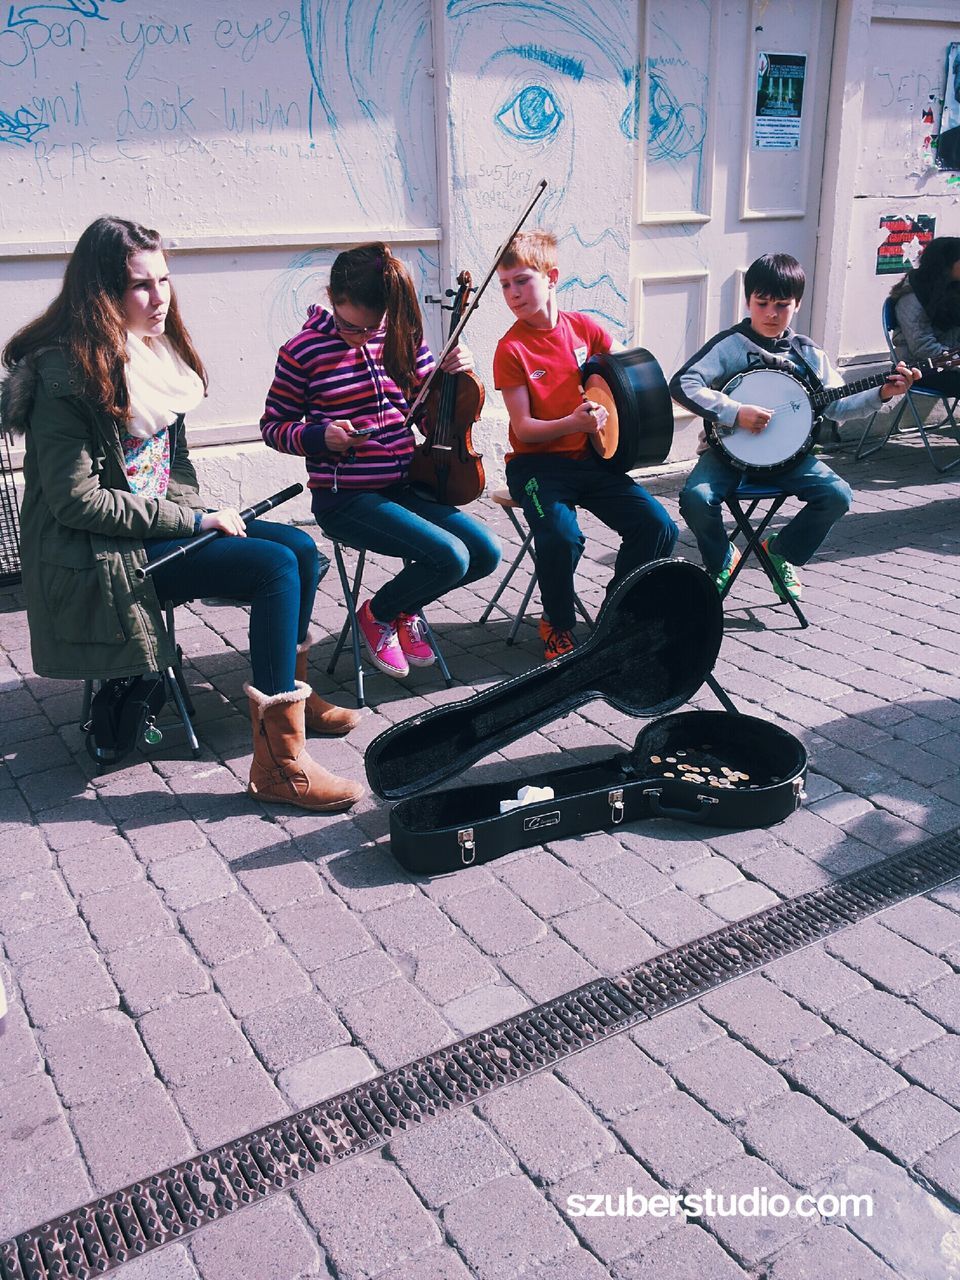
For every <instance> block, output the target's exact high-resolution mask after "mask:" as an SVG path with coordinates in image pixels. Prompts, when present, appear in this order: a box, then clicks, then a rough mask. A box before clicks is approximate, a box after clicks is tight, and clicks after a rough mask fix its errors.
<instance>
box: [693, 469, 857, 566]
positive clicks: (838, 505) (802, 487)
mask: <svg viewBox="0 0 960 1280" xmlns="http://www.w3.org/2000/svg"><path fill="white" fill-rule="evenodd" d="M743 478H744V477H743V473H742V472H740V471H737V470H736V469H735V468H734V467H731V466H730V464H729V462H726V461H725V460H724V459H723V458H721V457H720V456H719V454H717V453H715V452H714V450H713V449H707V450H706V452H705V453H701V455H700V457H699V459H698V460H697V465H696V466H695V467H694V468H693V470H692V471H691V472H690V474H689V476H688V477H687V483H686V484H685V485H684V486H683V489H682V491H681V493H680V514H681V515H682V516H683V518H684V520H685V521H686V522H687V525H688V526H689V528H690V530H691V531H692V533H693V534H694V536H695V538H696V539H697V546H698V547H699V548H700V555H701V556H702V558H703V567H704V568H705V569H706V571H707V573H709V574H711V575H713V576H714V577H716V575H717V574H718V573H720V571H721V570H722V569H723V567H724V565H725V564H726V559H727V551H728V546H729V543H728V540H727V534H726V531H725V529H724V527H723V500H724V498H726V497H728V496H729V495H730V494H731V493H733V491H734V490H735V489H736V487H737V486H738V485H739V483H740V481H741V480H742V479H743ZM758 480H759V482H760V483H761V484H766V483H767V481H766V480H764V479H761V478H760V477H758ZM769 484H770V486H771V488H776V489H782V490H783V491H784V493H790V494H793V495H794V497H796V498H799V499H800V501H801V502H803V504H804V505H803V507H802V508H801V509H800V511H798V512H797V514H796V515H795V516H794V517H793V519H792V520H791V521H790V523H789V524H787V525H785V526H784V527H783V528H782V529H781V530H780V532H779V533H778V534H777V537H776V552H777V554H778V555H781V556H783V558H784V559H785V560H789V561H790V563H791V564H806V563H807V561H808V560H809V559H810V558H811V556H812V555H813V554H814V552H815V551H816V550H817V548H818V547H819V546H820V544H821V543H822V542H823V540H824V538H826V536H827V534H828V533H829V532H830V530H831V529H832V528H833V526H834V525H835V524H836V523H837V521H838V520H839V519H840V517H841V516H842V515H845V514H846V513H847V512H848V511H849V510H850V504H851V503H852V502H853V493H852V491H851V489H850V486H849V485H848V484H847V482H846V481H845V480H842V479H841V478H840V476H838V475H837V473H836V472H835V471H831V470H830V468H829V467H828V466H827V465H826V463H823V462H821V461H820V460H819V459H818V458H815V457H814V456H813V455H812V454H808V455H807V457H806V458H804V459H803V461H802V462H798V463H797V465H796V466H795V467H793V468H792V469H791V470H790V471H787V472H784V473H783V474H782V475H778V476H773V477H771V478H770V480H769Z"/></svg>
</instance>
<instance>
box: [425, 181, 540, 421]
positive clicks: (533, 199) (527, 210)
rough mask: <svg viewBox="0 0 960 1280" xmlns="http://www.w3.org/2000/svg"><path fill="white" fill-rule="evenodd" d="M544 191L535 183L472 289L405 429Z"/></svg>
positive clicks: (426, 380)
mask: <svg viewBox="0 0 960 1280" xmlns="http://www.w3.org/2000/svg"><path fill="white" fill-rule="evenodd" d="M546 189H547V180H546V178H541V179H540V181H539V182H538V183H537V185H536V186H535V187H534V189H533V194H532V195H531V196H530V198H529V199H528V200H527V203H526V204H525V205H524V207H523V213H521V215H520V217H519V218H518V219H517V221H516V223H515V224H514V226H513V227H512V228H511V229H510V232H509V233H508V235H507V238H506V239H505V240H504V242H503V244H501V246H500V248H499V249H498V250H497V252H496V256H495V257H494V259H493V263H492V264H491V266H490V270H489V271H488V272H487V274H486V275H485V276H484V278H483V283H482V284H481V285H480V286H479V287H478V288H476V289H474V291H473V297H472V298H471V299H470V302H469V303H468V305H467V309H466V311H464V313H463V315H462V316H461V317H460V319H459V320H458V321H457V323H456V324H455V325H454V327H453V328H452V329H451V330H450V334H449V336H448V337H447V340H446V342H445V343H444V344H443V347H442V348H441V350H440V353H439V355H438V356H437V361H436V365H435V366H434V369H433V372H432V373H431V374H430V375H429V376H428V377H427V378H426V379H424V382H423V384H422V385H421V387H420V390H419V391H418V392H417V396H416V399H415V400H414V402H413V404H412V405H411V406H410V408H409V410H408V411H407V416H406V418H405V419H404V423H403V425H404V426H405V427H408V426H409V425H410V423H411V422H412V421H413V418H414V415H415V414H416V412H417V410H418V409H419V408H420V406H421V405H422V404H423V402H424V400H426V398H427V396H428V395H429V393H430V388H431V387H432V386H433V380H434V378H435V377H436V376H437V374H438V373H439V372H440V366H441V364H443V362H444V360H445V359H446V358H447V356H448V355H449V353H450V352H451V351H452V350H453V348H454V347H455V346H456V345H457V343H458V342H459V341H460V335H461V333H463V331H464V329H465V328H466V325H467V321H468V320H469V319H470V317H471V316H472V315H473V311H474V308H475V307H476V305H477V303H478V302H479V301H480V299H481V297H482V296H483V291H484V289H486V287H487V285H488V284H489V283H490V281H491V280H492V279H493V276H494V272H495V271H496V269H497V267H498V266H499V265H500V259H501V258H502V257H503V255H504V254H505V253H506V251H507V246H508V245H509V244H510V241H511V240H512V239H513V237H514V236H515V235H516V234H517V232H518V231H519V230H520V228H521V227H522V226H523V224H524V223H525V222H526V220H527V219H528V218H529V217H530V214H531V213H532V212H533V210H534V206H535V205H536V203H537V201H538V200H539V199H540V197H541V196H542V195H543V193H544V192H545V191H546Z"/></svg>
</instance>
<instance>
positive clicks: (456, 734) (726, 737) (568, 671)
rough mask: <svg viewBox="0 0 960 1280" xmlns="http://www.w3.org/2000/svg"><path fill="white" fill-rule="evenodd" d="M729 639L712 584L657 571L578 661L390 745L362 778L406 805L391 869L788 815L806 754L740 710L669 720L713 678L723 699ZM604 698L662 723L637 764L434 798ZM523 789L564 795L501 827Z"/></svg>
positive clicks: (442, 711) (429, 714)
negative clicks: (721, 667)
mask: <svg viewBox="0 0 960 1280" xmlns="http://www.w3.org/2000/svg"><path fill="white" fill-rule="evenodd" d="M722 636H723V611H722V606H721V603H720V598H719V595H718V593H717V589H716V586H715V585H714V583H713V580H712V579H711V578H710V577H708V576H707V574H706V573H704V572H703V570H702V569H699V568H697V567H696V566H694V565H691V564H687V563H685V562H684V561H682V560H659V561H656V562H655V563H653V564H649V565H646V566H644V567H643V568H641V569H637V570H636V571H635V572H634V573H632V574H631V575H629V576H628V577H627V578H625V579H624V580H623V582H621V583H620V584H619V585H618V586H617V588H616V590H615V591H613V592H612V593H611V594H610V596H609V597H608V598H607V600H606V602H605V603H604V606H603V608H602V609H601V611H600V615H599V617H598V619H597V624H596V626H595V627H594V630H593V631H592V632H591V634H590V636H589V638H588V639H587V640H586V641H585V643H584V644H583V645H582V646H581V647H580V648H578V649H575V650H574V651H573V652H572V653H570V654H567V655H566V656H565V657H563V658H559V659H558V660H557V661H556V662H552V663H550V664H549V665H546V666H542V667H538V668H536V669H535V670H533V671H530V672H527V673H525V674H524V675H520V676H515V677H513V678H512V679H510V680H506V681H504V682H503V683H502V684H498V685H495V686H494V687H492V688H490V689H485V690H483V691H482V692H481V693H478V694H475V695H474V696H473V697H470V698H467V699H464V700H463V701H461V702H454V703H448V704H447V705H445V706H442V707H436V708H433V709H431V710H430V711H426V712H424V713H423V714H422V715H418V716H414V717H412V718H411V719H409V720H405V721H403V722H402V723H401V724H397V725H394V726H393V727H392V728H390V729H388V730H387V731H386V732H385V733H382V734H380V735H379V737H377V738H375V739H374V740H373V742H371V743H370V746H369V747H368V748H367V752H366V756H365V766H366V772H367V778H368V779H369V782H370V786H371V787H372V789H373V790H374V791H375V792H376V793H377V795H380V796H383V797H385V798H388V799H394V800H399V801H400V803H399V804H397V805H395V806H394V808H393V810H392V811H391V814H390V838H391V850H392V852H393V855H394V857H395V858H396V859H397V861H398V862H400V863H401V865H403V866H404V867H406V868H407V869H408V870H410V871H414V872H417V873H419V874H428V875H431V874H439V873H441V872H447V871H455V870H457V869H458V868H460V867H464V866H470V865H471V864H472V863H480V862H489V861H491V860H492V859H494V858H499V857H502V856H503V855H504V854H506V853H511V852H513V850H515V849H520V848H524V847H527V846H529V845H535V844H542V843H544V842H545V841H548V840H556V839H561V838H563V837H565V836H572V835H579V834H582V833H584V832H587V831H602V830H605V829H609V828H611V827H616V826H618V825H620V824H621V823H623V822H634V821H636V820H638V819H640V818H645V817H673V818H680V819H682V820H683V821H687V822H690V821H693V822H703V823H708V824H709V825H711V826H717V827H742V828H746V827H761V826H770V825H772V824H773V823H775V822H779V821H781V820H782V819H783V818H785V817H787V816H788V814H790V813H792V812H793V811H794V810H795V809H796V808H797V807H798V806H799V804H800V802H801V799H802V796H803V779H804V777H805V774H806V767H807V756H806V751H805V750H804V747H803V745H802V743H800V742H799V741H798V740H797V739H796V738H795V737H793V736H792V735H791V734H789V733H786V732H785V731H784V730H782V729H780V728H778V727H777V726H776V725H772V724H769V723H767V722H766V721H764V720H758V719H755V718H753V717H751V716H742V715H739V714H738V713H736V711H735V710H727V711H712V712H710V711H688V712H680V713H678V714H669V713H671V712H675V711H676V708H678V707H680V706H682V705H683V703H685V702H687V701H689V699H690V698H691V697H692V696H693V695H694V693H696V691H697V690H698V689H699V688H700V686H701V685H702V684H703V683H704V682H705V681H710V683H711V685H712V687H714V688H715V689H717V686H715V685H713V682H712V681H711V680H710V672H711V670H712V668H713V665H714V663H715V661H716V658H717V654H718V653H719V649H720V642H721V639H722ZM717 692H718V693H720V696H721V698H722V699H723V701H724V702H725V705H727V706H728V707H732V704H731V703H729V700H727V699H726V698H725V697H724V696H723V695H722V691H719V690H718V689H717ZM596 698H603V699H605V700H606V701H607V702H609V703H611V704H612V705H613V706H615V707H617V708H618V709H619V710H621V711H625V712H626V713H627V714H630V715H636V716H640V717H643V718H650V717H657V718H655V719H653V720H652V721H651V723H649V724H647V725H646V727H645V728H643V729H642V730H641V732H640V734H639V736H638V737H637V739H636V742H635V744H634V747H633V749H632V750H631V751H627V752H621V753H619V754H617V755H614V756H611V757H609V758H608V759H605V760H602V761H599V762H598V763H596V764H591V765H582V764H581V765H575V766H573V767H570V768H566V769H560V770H553V771H549V772H545V773H539V774H537V775H536V776H535V777H534V776H530V777H523V776H520V777H518V778H516V779H514V780H512V781H511V782H509V783H504V782H500V783H487V784H480V785H467V786H462V785H458V786H457V787H455V788H450V789H445V790H440V791H437V790H431V788H435V787H437V786H438V785H439V784H441V783H443V782H445V781H446V780H448V779H450V778H453V777H456V776H459V775H460V774H462V773H463V772H464V771H465V770H466V769H467V768H468V767H469V766H470V765H471V764H474V763H475V762H476V761H477V760H479V759H481V758H482V757H483V756H486V755H489V754H490V753H492V752H495V751H497V750H498V749H499V748H500V747H502V746H505V745H507V744H508V743H510V742H514V741H516V740H517V739H518V738H520V737H523V736H524V735H526V734H528V733H532V732H534V730H536V729H538V728H540V727H542V726H543V725H545V724H548V723H549V722H551V721H553V720H557V719H560V718H562V717H563V716H565V715H566V714H567V713H568V712H569V711H571V710H573V709H574V708H576V707H578V706H581V705H582V704H583V703H585V702H590V701H592V700H594V699H596ZM527 784H531V785H535V786H540V787H543V786H549V787H552V788H553V790H554V798H553V799H552V800H544V801H541V802H538V803H536V804H533V805H530V806H524V807H522V808H519V809H514V810H513V811H511V812H509V813H505V814H501V813H500V812H499V807H500V802H501V801H502V800H507V799H515V798H516V795H517V790H518V788H519V787H521V786H523V785H527Z"/></svg>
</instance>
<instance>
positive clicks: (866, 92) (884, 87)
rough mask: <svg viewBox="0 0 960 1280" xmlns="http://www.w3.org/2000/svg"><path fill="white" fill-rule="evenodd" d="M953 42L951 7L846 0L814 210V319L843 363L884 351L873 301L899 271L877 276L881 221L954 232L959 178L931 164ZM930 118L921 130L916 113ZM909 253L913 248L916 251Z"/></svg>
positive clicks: (918, 1) (956, 22)
mask: <svg viewBox="0 0 960 1280" xmlns="http://www.w3.org/2000/svg"><path fill="white" fill-rule="evenodd" d="M955 41H960V7H958V5H957V4H956V3H955V0H951V2H950V3H940V4H930V3H923V2H922V0H897V3H896V4H891V3H879V2H878V0H845V3H844V4H843V6H842V14H841V22H840V24H839V26H838V39H837V45H836V50H835V58H834V85H833V91H832V95H831V110H830V133H829V137H828V142H827V173H826V175H825V197H824V206H823V210H822V216H821V223H822V236H821V253H820V271H821V276H822V278H823V280H824V283H825V285H826V288H825V289H824V290H823V291H822V294H821V298H820V306H819V307H818V311H817V323H818V324H820V325H821V326H822V332H823V333H824V336H825V339H826V343H827V346H828V347H829V349H830V350H831V351H833V352H836V353H837V354H838V356H839V358H840V359H841V360H842V361H843V362H844V363H847V364H868V363H870V362H871V361H873V360H876V359H878V358H879V357H880V356H881V355H885V352H886V346H885V344H884V341H883V336H882V331H881V328H880V311H881V306H882V304H883V300H884V298H885V297H886V295H887V294H888V293H889V291H890V288H891V286H892V285H893V283H894V282H895V281H896V280H897V279H899V274H878V273H877V250H878V248H879V247H880V245H881V244H882V243H883V242H884V241H885V240H886V238H887V233H886V232H885V231H884V230H883V229H882V228H881V226H880V222H881V219H882V218H888V217H889V218H900V219H903V220H905V221H906V220H911V219H912V220H914V221H916V220H917V219H919V218H921V217H928V218H932V219H934V223H935V234H937V235H958V234H960V174H957V173H950V172H948V171H944V170H942V169H939V168H937V167H936V165H935V163H934V160H933V149H932V148H931V145H930V135H931V133H932V132H935V131H936V127H937V125H938V124H939V121H940V111H941V108H942V103H943V90H944V84H945V77H946V62H945V55H946V49H947V45H948V44H949V43H951V42H955ZM927 110H930V111H932V113H933V116H934V120H935V124H934V126H933V127H932V128H931V126H930V125H929V124H928V123H925V122H924V113H925V112H926V111H927ZM916 247H917V246H912V248H911V249H910V252H911V253H912V252H914V251H915V250H916Z"/></svg>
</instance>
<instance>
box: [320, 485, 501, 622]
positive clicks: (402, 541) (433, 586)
mask: <svg viewBox="0 0 960 1280" xmlns="http://www.w3.org/2000/svg"><path fill="white" fill-rule="evenodd" d="M314 514H315V515H316V517H317V523H318V524H319V525H320V527H321V529H322V530H323V531H324V533H325V534H326V535H327V537H329V538H333V539H334V540H335V541H336V542H342V543H344V545H345V546H348V547H355V548H356V549H357V550H358V551H374V552H376V553H377V554H378V555H384V556H396V557H397V558H399V559H402V560H407V561H408V562H409V563H408V564H406V565H405V566H404V568H402V569H401V570H400V572H399V573H398V574H397V576H396V577H395V578H393V579H392V580H391V581H390V582H388V583H387V584H386V585H385V586H383V587H381V588H380V590H379V591H378V592H377V593H376V594H375V595H374V596H373V597H372V599H371V601H370V608H371V611H372V613H373V616H374V617H375V618H376V619H377V621H378V622H393V620H394V619H395V618H396V617H397V615H398V614H400V613H416V612H417V610H418V609H422V608H423V607H424V605H428V604H431V603H432V602H433V601H434V600H438V599H439V598H440V597H441V596H442V595H443V594H444V593H445V592H447V591H450V590H451V589H452V588H453V587H463V586H466V585H467V583H470V582H476V581H477V580H478V579H480V578H485V577H486V576H487V574H488V573H493V571H494V569H496V567H497V565H498V564H499V563H500V543H499V541H498V540H497V538H496V537H495V535H494V534H492V533H490V532H489V530H487V529H485V528H484V527H483V525H482V524H481V523H480V522H479V521H478V520H476V519H474V517H473V516H468V515H466V514H465V513H464V512H463V511H461V510H459V508H457V507H448V506H444V505H443V504H442V503H439V502H430V501H428V500H427V499H426V498H421V497H419V496H418V495H417V494H415V493H414V492H413V490H412V489H411V488H410V487H409V486H408V485H405V484H398V485H393V486H391V487H390V488H389V489H382V490H380V491H378V492H376V493H357V494H353V495H351V496H350V497H346V498H344V499H343V501H341V502H338V503H337V505H336V506H334V507H326V508H324V509H322V510H320V511H316V512H315V513H314Z"/></svg>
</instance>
